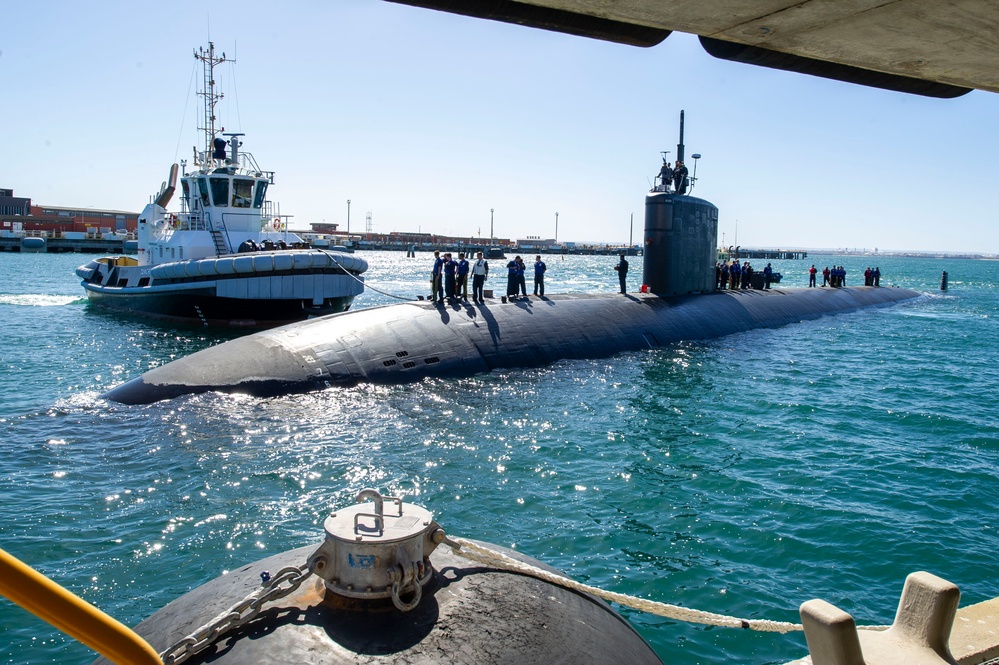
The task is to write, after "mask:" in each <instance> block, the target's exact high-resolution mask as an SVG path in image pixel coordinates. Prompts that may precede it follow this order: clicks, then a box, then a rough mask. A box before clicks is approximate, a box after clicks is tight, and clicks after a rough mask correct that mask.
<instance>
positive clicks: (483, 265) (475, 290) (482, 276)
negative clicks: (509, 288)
mask: <svg viewBox="0 0 999 665" xmlns="http://www.w3.org/2000/svg"><path fill="white" fill-rule="evenodd" d="M488 275H489V262H488V261H486V260H485V259H484V258H482V252H479V253H478V258H476V259H475V263H473V264H472V301H473V302H477V303H479V304H480V305H481V304H484V303H485V299H484V298H483V296H482V287H483V285H484V284H485V283H486V277H488Z"/></svg>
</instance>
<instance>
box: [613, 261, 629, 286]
mask: <svg viewBox="0 0 999 665" xmlns="http://www.w3.org/2000/svg"><path fill="white" fill-rule="evenodd" d="M614 270H616V271H617V279H618V281H619V282H621V293H627V292H628V288H627V284H626V281H627V277H628V259H626V258H624V254H622V255H621V260H620V261H618V262H617V265H616V266H614Z"/></svg>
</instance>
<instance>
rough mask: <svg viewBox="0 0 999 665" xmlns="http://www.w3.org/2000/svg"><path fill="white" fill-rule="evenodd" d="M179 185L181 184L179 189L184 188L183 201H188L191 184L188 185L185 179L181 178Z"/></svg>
mask: <svg viewBox="0 0 999 665" xmlns="http://www.w3.org/2000/svg"><path fill="white" fill-rule="evenodd" d="M180 186H181V189H183V190H184V200H185V201H190V200H191V185H189V184H188V182H187V181H186V180H181V181H180Z"/></svg>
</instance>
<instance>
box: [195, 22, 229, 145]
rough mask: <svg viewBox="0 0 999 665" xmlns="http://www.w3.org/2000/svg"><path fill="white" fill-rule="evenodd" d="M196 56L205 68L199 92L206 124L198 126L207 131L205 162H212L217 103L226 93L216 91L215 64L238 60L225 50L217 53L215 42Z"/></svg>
mask: <svg viewBox="0 0 999 665" xmlns="http://www.w3.org/2000/svg"><path fill="white" fill-rule="evenodd" d="M194 57H195V59H197V60H200V61H201V64H202V67H203V69H204V83H203V85H202V89H201V92H199V93H198V95H200V96H201V97H203V98H204V100H205V120H204V126H202V127H198V129H199V130H200V131H203V132H204V133H205V153H204V160H203V161H204V162H205V163H210V161H211V159H212V147H213V145H212V142H213V140H214V139H215V120H216V118H215V104H217V103H218V101H219V100H220V99H222V98H223V97H224V96H225V95H224V94H223V93H221V92H218V93H217V92H215V66H216V65H221V64H222V63H223V62H236V61H235V60H234V59H231V58H230V59H226V57H225V52H224V51H223V53H222V56H221V57H219V56H216V55H215V43H214V42H208V48H207V49H205V48H204V47H201V46H199V47H198V50H197V51H195V52H194Z"/></svg>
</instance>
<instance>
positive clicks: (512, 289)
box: [506, 256, 520, 298]
mask: <svg viewBox="0 0 999 665" xmlns="http://www.w3.org/2000/svg"><path fill="white" fill-rule="evenodd" d="M518 261H520V257H519V256H518V257H517V258H515V259H514V260H513V261H510V263H508V264H506V269H507V270H508V271H509V274H507V276H506V297H507V298H512V297H514V296H515V295H517V272H518V270H519V269H520V267H519V266H518V265H517V262H518Z"/></svg>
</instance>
